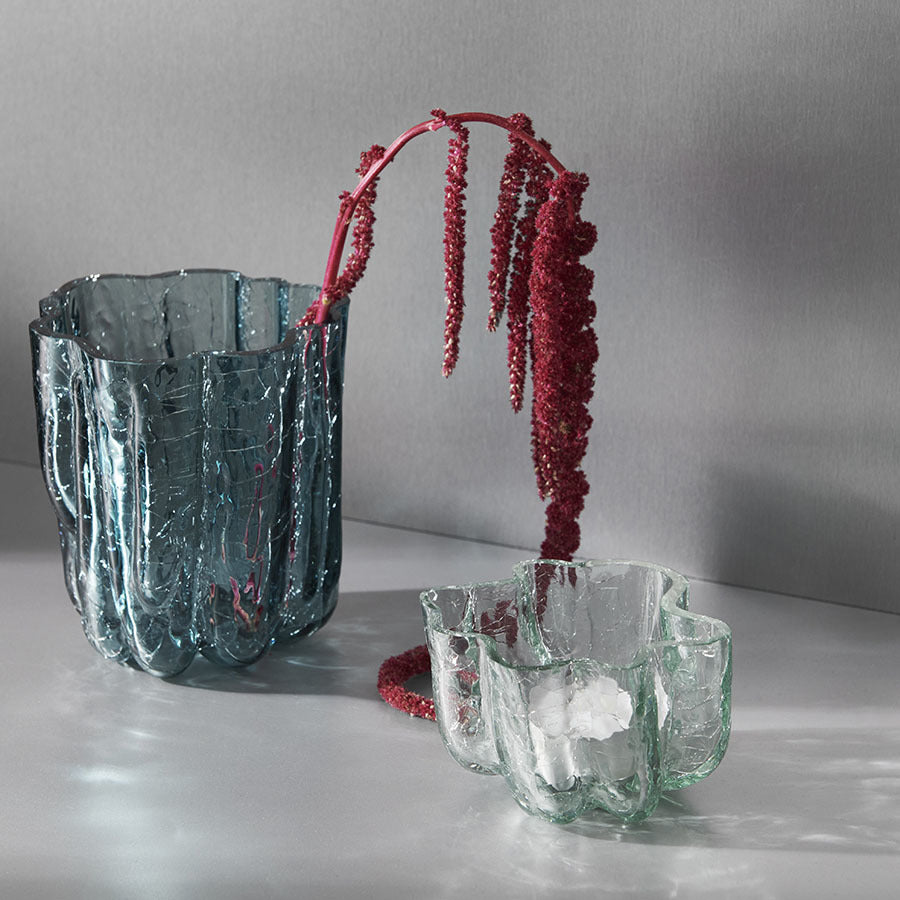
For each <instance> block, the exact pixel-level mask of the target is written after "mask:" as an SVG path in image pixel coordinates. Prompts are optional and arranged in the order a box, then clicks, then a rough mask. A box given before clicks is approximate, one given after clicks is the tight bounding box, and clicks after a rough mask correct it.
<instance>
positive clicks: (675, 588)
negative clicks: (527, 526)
mask: <svg viewBox="0 0 900 900" xmlns="http://www.w3.org/2000/svg"><path fill="white" fill-rule="evenodd" d="M540 563H548V564H550V565H555V566H567V567H570V568H580V569H583V568H592V567H597V568H600V567H603V566H636V567H639V568H642V569H650V570H651V571H654V572H659V573H660V574H662V575H665V576H666V577H667V578H669V579H670V581H671V584H670V585H669V587H668V588H667V589H666V590H665V591H664V592H663V595H662V596H661V597H660V599H659V609H660V610H661V609H662V608H663V606H664V605H665V608H666V611H667V612H669V613H670V614H672V615H676V616H680V617H682V618H685V619H691V620H693V621H696V622H703V623H707V624H708V626H709V627H710V630H711V631H713V632H716V634H715V636H712V637H708V638H664V639H661V640H653V641H648V642H647V643H645V644H644V645H643V646H642V647H641V649H640V650H638V651H637V652H636V653H635V655H634V657H633V658H632V660H631V662H629V663H618V664H617V663H605V662H603V660H599V659H595V658H593V657H584V656H566V657H560V658H559V659H554V660H552V661H550V662H546V663H537V664H532V665H526V664H516V663H512V662H510V661H509V660H507V659H505V658H504V657H503V656H502V654H501V653H500V651H499V648H498V645H497V642H496V640H494V638H493V637H491V636H490V635H489V634H484V633H483V632H480V631H477V630H475V629H466V628H449V627H447V626H445V625H444V624H443V613H442V612H441V610H440V609H439V608H438V606H437V604H436V603H435V602H434V601H433V600H431V599H430V596H429V595H431V594H434V593H437V592H438V591H449V590H455V591H461V590H477V589H478V588H481V587H495V586H499V585H507V584H515V583H521V582H519V581H518V579H517V577H516V576H517V575H519V574H520V573H523V572H526V571H527V570H528V567H529V566H532V567H534V566H536V565H538V564H540ZM689 587H690V582H689V581H688V579H687V578H686V577H685V576H684V575H681V574H680V573H679V572H676V571H675V570H674V569H669V568H667V567H666V566H662V565H659V564H658V563H651V562H643V561H641V560H632V559H586V560H578V561H569V560H557V559H528V560H524V561H522V562H519V563H516V564H515V565H514V566H513V577H512V578H504V579H500V580H498V581H479V582H473V583H471V584H461V585H456V584H449V585H442V586H439V587H432V588H428V590H425V591H423V592H422V593H421V594H420V595H419V602H420V603H421V605H422V608H423V610H424V611H425V617H426V622H427V627H428V628H431V629H433V630H434V631H437V632H439V633H441V634H445V635H450V634H458V635H460V636H463V637H465V636H469V635H471V636H474V637H476V638H477V639H478V640H479V642H481V643H483V645H484V648H485V650H486V651H487V654H488V656H489V657H490V659H491V661H492V662H495V663H497V664H498V665H501V666H503V667H504V668H505V669H509V670H510V671H519V672H546V671H551V670H554V669H559V668H562V667H565V666H569V665H573V664H575V663H580V662H589V663H591V664H592V665H595V666H599V667H600V668H601V669H603V670H605V671H610V672H612V671H616V672H623V671H627V670H629V669H637V668H639V667H640V666H643V665H644V664H645V663H646V662H647V659H648V657H649V655H650V651H651V649H665V648H667V647H683V646H686V647H703V646H712V645H713V644H719V643H721V642H722V641H723V640H724V641H730V640H731V628H730V627H729V625H728V624H727V623H726V622H723V621H722V620H721V619H715V618H713V617H712V616H704V615H701V614H699V613H695V612H691V611H690V610H687V609H683V608H682V607H680V606H678V605H677V602H676V599H677V597H679V596H682V595H684V594H686V593H687V592H688V590H689Z"/></svg>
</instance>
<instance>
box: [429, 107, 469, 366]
mask: <svg viewBox="0 0 900 900" xmlns="http://www.w3.org/2000/svg"><path fill="white" fill-rule="evenodd" d="M431 114H432V115H433V116H434V117H435V118H436V119H437V120H438V121H440V122H443V123H444V124H445V125H446V126H447V127H448V128H449V129H450V130H451V131H452V132H453V137H451V138H450V141H449V143H448V149H447V171H446V176H447V185H446V187H445V188H444V288H445V290H446V293H447V318H446V320H445V324H444V365H443V372H444V375H445V376H447V375H449V374H450V373H451V372H452V371H453V369H454V368H455V366H456V361H457V360H458V359H459V330H460V327H461V326H462V320H463V311H464V307H465V299H464V298H463V269H464V267H465V265H464V264H465V254H466V209H465V205H464V204H465V199H466V187H467V182H466V172H467V170H468V165H469V164H468V157H469V129H468V128H466V126H465V125H463V124H462V123H461V122H459V121H458V120H457V119H454V118H453V117H452V116H448V115H447V114H446V113H445V112H444V111H443V110H442V109H433V110H432V111H431Z"/></svg>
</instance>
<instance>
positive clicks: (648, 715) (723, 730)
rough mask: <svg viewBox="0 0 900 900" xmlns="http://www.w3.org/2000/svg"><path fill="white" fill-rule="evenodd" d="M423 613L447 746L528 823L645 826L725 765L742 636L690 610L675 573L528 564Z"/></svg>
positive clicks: (429, 598)
mask: <svg viewBox="0 0 900 900" xmlns="http://www.w3.org/2000/svg"><path fill="white" fill-rule="evenodd" d="M421 601H422V609H423V612H424V614H425V633H426V637H427V641H428V650H429V653H430V655H431V669H432V682H433V687H434V700H435V711H436V715H437V720H438V724H439V726H440V731H441V736H442V737H443V740H444V743H445V744H446V746H447V749H448V750H449V752H450V754H451V755H452V756H453V757H454V758H455V759H456V760H457V762H459V763H460V764H461V765H463V766H466V767H468V768H470V769H473V770H474V771H477V772H482V773H489V774H502V775H503V776H504V777H505V779H506V782H507V784H508V786H509V789H510V790H511V792H512V794H513V796H514V797H515V799H516V800H517V801H518V803H519V804H520V805H521V806H523V807H524V808H525V809H526V810H527V811H528V812H530V813H534V814H536V815H539V816H542V817H543V818H546V819H550V820H551V821H554V822H569V821H571V820H573V819H575V818H576V817H578V816H579V815H581V814H583V813H585V812H586V811H588V810H593V809H598V808H599V809H604V810H607V811H608V812H611V813H613V814H614V815H616V816H618V817H620V818H622V819H624V820H626V821H635V820H638V819H642V818H644V817H646V816H648V815H650V813H652V812H653V810H654V809H655V808H656V805H657V803H658V802H659V798H660V794H661V792H662V791H666V790H672V789H675V788H682V787H685V786H686V785H689V784H693V783H694V782H696V781H699V780H700V779H701V778H704V777H705V776H707V775H708V774H709V773H710V772H711V771H712V770H713V769H714V768H715V767H716V766H717V765H718V764H719V762H720V761H721V759H722V757H723V755H724V754H725V749H726V747H727V745H728V737H729V734H730V728H731V631H730V629H729V628H728V626H727V625H725V624H724V623H723V622H720V621H717V620H716V619H711V618H707V617H705V616H698V615H695V614H693V613H691V612H688V582H687V580H686V579H685V578H684V577H683V576H681V575H679V574H677V573H676V572H673V571H671V570H670V569H665V568H663V567H662V566H657V565H653V564H650V563H640V562H630V561H624V560H590V561H587V562H582V563H567V562H558V561H552V560H532V561H529V562H524V563H521V564H519V565H518V566H516V567H515V569H514V570H513V578H511V579H509V580H506V581H497V582H490V583H487V584H471V585H464V586H461V587H458V586H451V587H442V588H434V589H432V590H428V591H425V592H424V593H423V594H422V595H421Z"/></svg>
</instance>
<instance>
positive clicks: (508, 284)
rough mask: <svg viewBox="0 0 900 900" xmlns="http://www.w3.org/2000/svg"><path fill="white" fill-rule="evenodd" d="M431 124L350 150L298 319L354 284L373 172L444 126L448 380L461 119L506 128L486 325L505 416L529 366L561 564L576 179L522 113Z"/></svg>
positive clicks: (571, 454) (458, 300)
mask: <svg viewBox="0 0 900 900" xmlns="http://www.w3.org/2000/svg"><path fill="white" fill-rule="evenodd" d="M432 116H433V118H431V119H429V120H427V121H425V122H421V123H419V124H418V125H416V126H414V127H413V128H410V129H409V130H408V131H406V132H404V133H403V134H402V135H400V137H398V138H397V140H395V141H394V143H393V144H391V145H390V147H388V148H387V149H386V150H385V149H384V148H383V147H380V146H378V145H374V146H373V147H372V148H371V149H370V150H368V151H366V152H365V153H363V154H362V156H361V158H360V166H359V168H358V169H357V172H358V174H359V175H360V180H359V183H358V184H357V186H356V188H354V190H352V191H350V192H345V193H344V194H342V195H341V207H340V212H339V215H338V219H337V223H336V224H335V229H334V235H333V237H332V242H331V248H330V250H329V254H328V262H327V264H326V268H325V276H324V278H323V281H322V291H321V293H320V294H319V297H318V299H317V301H316V302H315V303H314V304H313V305H312V306H311V307H310V308H309V310H307V313H306V315H305V316H304V317H303V320H302V322H303V323H309V322H312V321H315V322H317V323H319V324H322V323H324V322H326V321H327V320H328V318H329V316H330V314H331V308H332V305H333V304H334V303H335V302H336V301H338V300H340V299H342V298H344V297H347V296H348V295H349V294H350V292H351V291H352V289H353V287H354V286H355V285H356V284H357V282H358V281H359V279H360V278H361V277H362V274H363V272H364V270H365V267H366V263H367V262H368V258H369V255H370V253H371V250H372V246H373V239H372V225H373V223H374V221H375V216H374V213H373V212H372V205H373V203H374V201H375V185H376V182H377V180H378V177H379V175H380V174H381V172H382V171H383V170H384V168H385V167H386V166H387V165H388V164H389V163H390V162H391V161H392V160H393V159H394V157H395V156H396V155H397V153H398V152H399V151H400V150H401V149H402V148H403V147H404V146H405V145H406V144H407V143H408V142H409V141H411V140H412V139H413V138H415V137H417V136H418V135H420V134H424V133H426V132H429V131H438V130H440V129H441V128H448V129H449V130H450V131H451V132H452V136H451V138H450V141H449V148H448V163H447V170H446V176H447V185H446V188H445V191H444V224H445V231H444V264H445V277H444V283H445V289H446V294H447V318H446V323H445V328H444V358H443V372H444V375H449V374H450V373H451V372H452V371H453V368H454V366H455V365H456V362H457V359H458V355H459V330H460V325H461V323H462V318H463V312H464V301H463V266H464V259H465V243H466V236H465V206H464V201H465V191H466V171H467V154H468V147H469V129H468V128H467V127H466V123H472V122H482V123H487V124H490V125H495V126H498V127H500V128H504V129H505V130H506V131H507V132H509V141H510V149H509V152H508V154H507V156H506V159H505V161H504V167H503V176H502V179H501V182H500V194H499V198H498V205H497V212H496V215H495V217H494V225H493V227H492V228H491V243H492V252H491V271H490V275H489V278H488V282H489V283H488V288H489V293H490V314H489V316H488V328H489V330H491V331H494V330H496V328H497V327H498V325H499V323H500V321H501V318H502V316H503V313H504V311H505V312H506V315H507V327H508V333H509V334H508V345H507V346H508V363H509V377H510V401H511V404H512V407H513V409H514V410H515V411H516V412H518V411H519V410H520V409H521V408H522V405H523V401H524V395H525V378H526V373H527V371H528V369H529V365H528V362H529V358H530V362H531V366H530V370H531V376H532V441H531V443H532V455H533V459H534V466H535V474H536V476H537V484H538V492H539V494H540V496H541V499H544V500H547V501H548V505H547V512H546V529H545V537H544V542H543V544H542V545H541V556H542V557H544V558H552V559H560V560H569V559H571V558H572V555H573V554H574V553H575V551H576V550H577V549H578V544H579V539H580V531H579V527H578V517H579V515H580V514H581V511H582V509H583V508H584V498H585V495H586V494H587V492H588V489H589V486H588V481H587V478H586V477H585V474H584V472H583V470H582V469H581V462H582V460H583V458H584V454H585V451H586V449H587V439H588V431H589V429H590V426H591V417H590V415H589V413H588V403H589V402H590V399H591V397H592V394H593V384H594V375H593V368H594V363H595V362H596V360H597V339H596V335H595V334H594V331H593V327H592V323H593V319H594V316H595V314H596V307H595V305H594V303H593V302H592V301H591V299H590V292H591V287H592V283H593V274H592V273H591V271H590V270H589V269H588V268H587V267H586V266H584V265H583V264H582V263H581V262H580V258H581V257H582V256H584V255H585V254H586V253H588V252H589V251H590V250H591V248H592V247H593V246H594V243H595V242H596V236H597V232H596V229H595V228H594V226H593V225H591V224H590V223H589V222H585V221H584V220H583V219H582V218H581V216H580V212H581V203H582V196H583V194H584V191H585V189H586V188H587V185H588V179H587V177H586V176H585V175H582V174H576V173H574V172H570V171H569V170H568V169H566V168H565V166H563V165H562V163H561V162H560V161H559V160H558V159H557V158H556V157H555V156H554V155H553V154H552V153H551V152H550V145H549V144H548V143H547V142H546V141H543V140H539V139H538V138H536V137H535V135H534V129H533V127H532V124H531V120H530V119H529V118H528V117H527V116H525V115H524V114H522V113H517V114H515V115H513V116H510V117H509V118H503V117H501V116H496V115H493V114H490V113H479V112H473V113H457V114H453V115H448V114H447V113H446V112H444V110H442V109H435V110H432ZM523 192H524V205H523V206H522V208H521V210H520V202H521V198H522V194H523ZM351 222H355V225H354V227H353V250H352V252H351V253H350V255H349V256H348V259H347V262H346V264H345V267H344V270H343V272H341V273H340V274H338V269H339V266H340V262H341V258H342V256H343V251H344V245H345V243H346V239H347V234H348V232H349V230H350V223H351ZM420 650H421V648H416V653H417V654H418V655H414V657H411V658H410V659H409V660H407V659H406V658H405V657H404V665H403V666H400V670H401V671H400V674H405V673H407V671H408V669H409V667H410V665H412V666H413V667H415V665H416V664H418V663H421V659H420V657H421V652H419V651H420ZM410 652H411V653H413V651H410ZM426 656H427V654H426ZM395 674H396V673H394V672H393V670H389V671H388V672H386V673H384V675H383V678H382V679H380V682H381V681H383V682H384V683H383V684H381V683H380V684H379V690H381V693H382V695H383V696H384V697H385V698H386V699H388V702H390V703H392V705H399V706H401V707H402V708H404V709H406V710H407V711H408V712H411V713H412V714H415V715H423V714H426V715H427V713H428V707H427V704H426V705H424V706H423V705H422V704H421V703H419V702H418V701H416V702H415V703H411V702H410V703H407V702H405V701H404V700H403V698H404V697H406V695H407V694H409V692H406V691H404V690H401V688H402V681H398V680H397V678H395V677H394V676H395ZM413 696H415V695H413ZM432 715H433V713H432Z"/></svg>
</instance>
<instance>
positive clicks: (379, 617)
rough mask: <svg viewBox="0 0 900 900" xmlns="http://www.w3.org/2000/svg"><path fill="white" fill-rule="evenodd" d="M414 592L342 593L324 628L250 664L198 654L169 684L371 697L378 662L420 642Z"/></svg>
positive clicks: (249, 691)
mask: <svg viewBox="0 0 900 900" xmlns="http://www.w3.org/2000/svg"><path fill="white" fill-rule="evenodd" d="M418 598H419V595H418V592H416V591H391V592H371V593H365V594H342V595H341V597H340V599H339V601H338V605H337V609H336V610H335V613H334V615H333V616H332V618H331V619H330V620H329V621H328V623H327V624H326V625H325V627H324V628H322V629H321V630H320V631H318V632H316V633H315V634H313V635H310V636H309V637H306V638H302V639H301V640H298V641H296V642H295V643H290V644H276V645H275V646H273V647H272V648H271V649H270V650H269V651H268V652H267V653H266V655H265V656H263V657H262V658H261V659H260V660H259V661H258V662H256V663H254V664H253V665H251V666H246V667H244V668H237V669H228V668H223V667H222V666H217V665H214V664H212V663H210V662H208V661H207V660H205V659H203V658H202V657H201V656H199V655H198V656H197V658H196V659H195V660H194V662H193V663H191V665H190V666H189V667H188V668H187V669H186V670H185V671H184V672H182V673H181V674H180V675H176V676H175V677H174V678H169V679H167V681H169V682H170V683H172V684H176V685H181V686H183V687H190V688H199V689H202V690H209V691H234V692H240V693H251V694H335V695H341V696H345V697H354V698H357V699H362V700H371V699H377V697H378V695H377V693H376V689H375V682H376V679H377V677H378V669H379V667H380V666H381V663H382V662H383V661H384V660H385V659H387V658H388V657H389V656H395V655H396V654H398V653H402V652H403V651H404V650H408V649H409V648H410V647H413V646H416V645H418V644H422V643H424V640H425V637H424V633H423V630H422V613H421V610H420V607H419V599H418Z"/></svg>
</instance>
